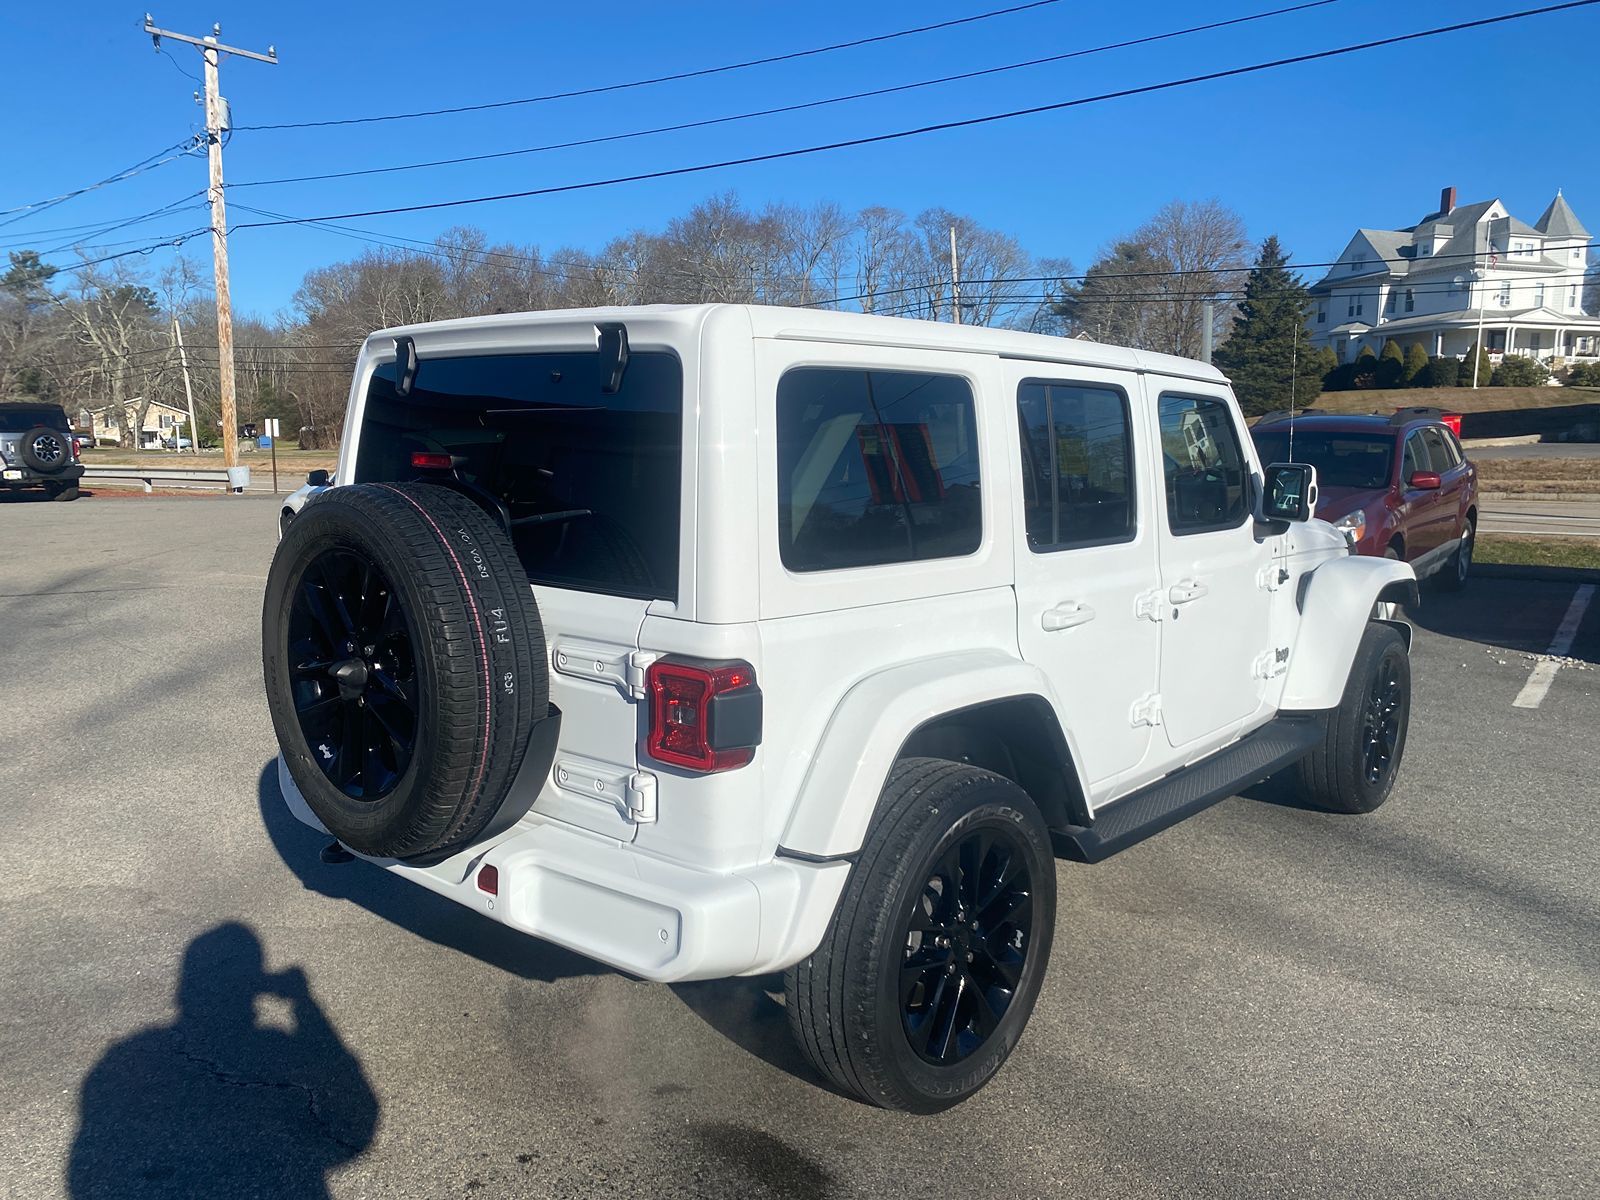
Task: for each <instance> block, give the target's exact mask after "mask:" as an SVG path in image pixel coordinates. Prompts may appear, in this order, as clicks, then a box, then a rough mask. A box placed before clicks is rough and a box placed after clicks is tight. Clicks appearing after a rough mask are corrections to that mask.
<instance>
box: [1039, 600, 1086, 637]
mask: <svg viewBox="0 0 1600 1200" xmlns="http://www.w3.org/2000/svg"><path fill="white" fill-rule="evenodd" d="M1092 620H1094V609H1092V608H1090V607H1089V606H1088V605H1087V604H1079V603H1077V602H1076V601H1074V600H1069V601H1067V602H1066V603H1065V604H1058V605H1056V606H1055V607H1054V608H1047V609H1045V610H1044V613H1043V614H1042V615H1041V616H1040V617H1039V624H1041V625H1043V626H1044V627H1045V629H1046V630H1048V631H1050V632H1052V633H1054V632H1055V631H1056V630H1057V629H1071V628H1072V627H1073V626H1074V625H1087V624H1088V623H1089V622H1090V621H1092Z"/></svg>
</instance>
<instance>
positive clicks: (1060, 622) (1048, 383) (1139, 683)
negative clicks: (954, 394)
mask: <svg viewBox="0 0 1600 1200" xmlns="http://www.w3.org/2000/svg"><path fill="white" fill-rule="evenodd" d="M1138 383H1139V381H1138V378H1137V377H1136V376H1132V375H1128V374H1126V373H1119V372H1114V371H1104V370H1095V369H1093V368H1089V367H1076V366H1074V367H1070V368H1069V367H1051V368H1046V367H1044V366H1042V365H1039V366H1034V367H1030V366H1029V365H1027V364H1024V363H1012V364H1009V365H1008V366H1007V368H1006V385H1007V392H1008V394H1009V398H1010V400H1011V402H1012V403H1013V404H1015V406H1016V412H1017V418H1016V420H1017V424H1016V428H1017V430H1018V434H1019V440H1020V447H1019V449H1020V455H1019V459H1020V463H1021V469H1022V486H1021V488H1019V489H1017V499H1016V501H1015V502H1014V503H1015V509H1016V512H1015V520H1016V522H1017V527H1018V528H1021V529H1025V530H1026V537H1025V538H1024V539H1021V540H1019V541H1018V543H1017V549H1016V590H1017V621H1018V628H1017V640H1018V642H1019V644H1020V648H1021V650H1022V656H1023V658H1025V659H1026V660H1027V661H1028V662H1030V663H1034V664H1035V665H1037V666H1038V667H1040V668H1041V669H1042V670H1043V671H1044V672H1045V673H1046V675H1047V676H1048V677H1049V678H1050V681H1051V684H1052V685H1053V687H1054V690H1055V694H1056V704H1057V708H1058V712H1059V715H1060V718H1061V725H1062V728H1063V729H1067V730H1070V731H1071V735H1072V739H1073V742H1074V747H1073V748H1074V752H1075V754H1076V755H1077V756H1078V759H1079V766H1080V768H1081V769H1082V771H1083V774H1084V776H1085V777H1086V778H1087V779H1088V781H1089V783H1090V787H1091V791H1092V792H1093V793H1095V795H1096V797H1099V796H1101V795H1104V794H1105V793H1106V792H1109V791H1112V790H1115V788H1116V785H1117V782H1118V781H1119V780H1120V779H1123V778H1126V777H1127V776H1128V775H1129V774H1130V773H1135V772H1137V770H1138V768H1139V767H1140V765H1141V763H1143V761H1144V759H1145V756H1146V754H1147V752H1148V750H1149V747H1150V743H1151V733H1152V728H1151V726H1150V725H1149V724H1148V723H1146V722H1137V723H1136V722H1135V721H1134V720H1133V719H1132V714H1133V709H1134V707H1135V705H1136V704H1138V702H1139V701H1140V700H1141V699H1146V700H1148V698H1149V697H1151V696H1152V695H1153V693H1154V692H1155V688H1156V677H1157V669H1158V656H1159V652H1160V646H1161V628H1160V625H1159V623H1158V622H1156V621H1154V620H1151V619H1150V618H1149V617H1148V616H1143V617H1142V616H1140V615H1139V613H1138V611H1137V609H1138V604H1137V601H1138V597H1139V595H1140V593H1141V592H1143V591H1145V590H1147V589H1148V588H1149V586H1150V580H1151V579H1152V578H1153V577H1154V576H1155V573H1156V570H1157V559H1156V536H1157V535H1156V521H1155V519H1154V516H1153V513H1152V502H1153V499H1154V491H1153V488H1152V487H1151V486H1150V484H1149V470H1148V464H1149V463H1150V461H1151V455H1150V453H1149V448H1148V445H1147V441H1148V436H1149V434H1148V430H1147V429H1146V428H1145V427H1144V426H1143V424H1142V422H1140V421H1137V420H1135V419H1134V417H1133V412H1134V407H1133V401H1134V399H1135V398H1134V397H1130V395H1129V389H1130V388H1137V386H1138ZM1141 468H1143V469H1141Z"/></svg>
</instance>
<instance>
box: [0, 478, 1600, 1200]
mask: <svg viewBox="0 0 1600 1200" xmlns="http://www.w3.org/2000/svg"><path fill="white" fill-rule="evenodd" d="M275 516H276V506H275V505H273V504H272V503H271V502H270V501H265V500H256V499H253V498H241V499H223V498H214V499H171V500H168V499H160V498H154V499H132V500H127V501H117V502H104V501H99V500H90V501H86V502H80V503H77V504H70V505H68V504H31V503H3V502H0V721H3V723H4V724H3V729H4V732H3V733H0V831H3V836H0V929H3V937H0V1029H3V1038H0V1044H3V1053H0V1095H3V1096H4V1097H5V1104H4V1106H3V1110H4V1112H5V1117H4V1120H3V1121H0V1195H5V1196H17V1197H29V1198H34V1197H49V1196H59V1195H71V1196H73V1197H80V1198H81V1197H99V1196H174V1195H183V1196H188V1195H197V1196H198V1195H203V1196H246V1195H248V1196H292V1197H300V1196H317V1195H332V1196H339V1197H356V1196H386V1197H446V1196H463V1197H466V1196H470V1197H474V1198H480V1200H481V1198H485V1197H513V1196H515V1197H523V1196H530V1197H531V1196H540V1197H544V1196H550V1197H559V1196H578V1195H598V1194H604V1195H608V1196H626V1197H633V1196H638V1197H656V1196H663V1197H666V1196H718V1197H721V1196H733V1197H843V1196H891V1195H916V1196H919V1197H942V1196H973V1195H994V1196H1005V1197H1027V1196H1068V1197H1073V1196H1082V1197H1095V1198H1100V1197H1171V1196H1183V1197H1234V1196H1304V1197H1339V1198H1348V1197H1360V1196H1384V1197H1463V1196H1494V1197H1500V1196H1517V1197H1573V1198H1577V1197H1591V1196H1593V1195H1595V1192H1596V1182H1595V1181H1596V1180H1597V1179H1600V872H1597V871H1596V868H1595V864H1596V862H1597V861H1600V669H1589V668H1588V667H1587V664H1593V663H1597V662H1600V595H1597V596H1596V597H1595V600H1594V603H1592V604H1590V605H1589V606H1588V607H1587V608H1586V609H1581V617H1579V618H1573V617H1572V616H1571V614H1573V613H1574V612H1575V611H1580V607H1581V606H1579V605H1578V604H1577V602H1576V601H1575V596H1576V595H1577V590H1578V587H1579V586H1580V585H1577V584H1574V583H1572V582H1528V581H1522V580H1507V579H1481V580H1474V581H1472V582H1470V583H1469V586H1468V589H1467V590H1466V591H1465V592H1464V593H1463V594H1462V595H1460V596H1459V597H1445V596H1441V595H1438V594H1434V593H1425V600H1424V603H1423V605H1422V607H1421V609H1420V610H1419V611H1418V612H1417V613H1416V614H1415V619H1416V622H1417V631H1418V632H1417V641H1416V646H1415V648H1414V664H1415V665H1414V670H1415V679H1416V707H1415V713H1414V717H1413V725H1412V730H1411V735H1410V743H1409V747H1408V750H1407V759H1406V764H1405V767H1404V769H1403V770H1402V773H1401V777H1400V781H1399V784H1398V788H1397V791H1396V793H1395V795H1394V797H1393V798H1392V799H1391V800H1390V802H1389V804H1388V805H1387V806H1386V807H1385V808H1383V809H1382V810H1381V811H1380V812H1379V813H1377V814H1375V815H1373V816H1370V817H1334V816H1328V815H1324V814H1320V813H1315V812H1310V811H1306V810H1304V809H1301V808H1298V807H1295V806H1294V805H1293V804H1292V803H1289V802H1286V801H1285V800H1284V798H1283V797H1281V796H1276V795H1274V794H1272V793H1271V791H1270V789H1258V792H1257V794H1256V796H1255V798H1243V797H1240V798H1235V799H1232V800H1229V801H1226V802H1224V803H1223V804H1221V805H1219V806H1217V807H1216V808H1213V809H1211V810H1210V811H1208V812H1206V813H1204V814H1202V815H1201V816H1200V817H1198V818H1196V819H1194V820H1191V821H1189V822H1186V823H1185V824H1183V825H1181V826H1179V827H1177V828H1175V829H1173V830H1170V831H1168V832H1167V833H1165V834H1162V835H1161V836H1159V837H1157V838H1156V839H1154V840H1152V841H1150V842H1147V843H1145V844H1143V845H1142V846H1139V847H1137V848H1135V849H1133V850H1131V851H1129V852H1127V853H1125V854H1123V855H1121V856H1119V857H1116V858H1114V859H1112V860H1111V861H1109V862H1107V863H1105V864H1103V865H1101V866H1098V867H1086V866H1081V865H1077V864H1071V863H1063V864H1061V865H1060V868H1059V870H1060V888H1061V904H1062V923H1061V927H1060V930H1059V932H1058V934H1057V942H1056V949H1055V954H1054V960H1053V962H1052V965H1051V972H1050V977H1049V979H1048V980H1047V982H1046V985H1045V991H1044V994H1043V996H1042V997H1041V1000H1040V1004H1039V1008H1038V1011H1037V1013H1036V1015H1035V1017H1034V1020H1033V1023H1032V1025H1031V1026H1030V1028H1029V1030H1028V1033H1027V1034H1026V1036H1025V1038H1024V1040H1023V1042H1022V1044H1021V1046H1020V1047H1019V1049H1018V1051H1017V1052H1016V1054H1015V1055H1014V1056H1013V1057H1012V1059H1011V1062H1010V1063H1009V1064H1008V1065H1007V1067H1006V1068H1005V1069H1004V1071H1003V1072H1002V1073H1001V1075H1000V1076H999V1078H998V1079H997V1080H996V1082H995V1083H994V1084H993V1085H991V1086H990V1087H989V1088H988V1089H987V1090H985V1091H984V1092H982V1093H981V1094H980V1095H979V1096H978V1097H977V1098H976V1099H974V1100H972V1101H971V1102H969V1103H967V1104H966V1105H964V1106H962V1107H960V1108H958V1109H956V1110H953V1111H951V1112H949V1113H946V1114H944V1115H942V1116H939V1117H936V1118H922V1119H919V1118H912V1117H906V1116H901V1115H896V1114H890V1113H884V1112H879V1111H876V1110H873V1109H869V1108H866V1107H863V1106H861V1105H859V1104H856V1103H854V1102H852V1101H849V1100H846V1099H843V1098H840V1097H838V1096H836V1095H833V1094H831V1093H830V1092H828V1091H826V1090H824V1089H823V1088H822V1087H821V1086H820V1085H819V1084H818V1083H817V1081H816V1080H815V1079H814V1078H813V1077H812V1075H811V1074H810V1072H809V1069H808V1068H807V1067H806V1066H804V1065H803V1064H802V1062H801V1060H800V1058H799V1056H798V1054H797V1053H796V1052H795V1051H794V1050H793V1049H791V1047H790V1044H789V1041H788V1035H787V1030H786V1026H785V1023H784V1018H783V1013H782V1010H781V1007H780V1003H779V1001H778V1000H776V999H775V998H774V997H773V995H772V993H773V991H774V989H775V988H777V989H778V990H779V993H780V995H781V988H778V985H777V984H776V982H775V981H773V980H770V979H768V980H744V981H733V982H725V983H706V984H694V985H687V986H678V987H663V986H656V985H650V984H644V983H639V982H635V981H632V980H629V979H627V978H624V977H622V976H619V975H617V974H615V973H614V972H610V971H608V970H606V969H604V968H602V967H599V966H598V965H596V964H594V963H591V962H589V961H586V960H585V959H583V958H581V957H579V956H577V955H573V954H570V953H567V952H564V951H560V950H557V949H555V948H553V947H550V946H547V945H543V944H540V943H536V942H532V941H529V940H526V939H523V938H521V937H519V936H516V935H511V934H508V933H507V932H506V931H505V930H504V929H503V928H501V927H499V926H496V925H492V924H490V923H488V922H486V921H483V920H482V919H480V918H478V917H476V916H474V915H473V914H471V913H468V912H466V911H465V910H461V909H458V908H456V907H455V906H453V905H451V904H450V903H448V902H447V901H444V900H441V899H437V898H435V897H433V896H431V895H429V894H426V893H424V892H422V891H421V890H420V889H417V888H414V887H410V886H408V885H406V884H404V883H403V882H401V881H399V880H397V879H394V878H392V877H390V876H388V875H386V874H384V873H382V872H379V871H377V870H373V869H370V868H365V867H363V866H361V865H359V864H357V865H353V866H344V867H330V866H324V865H323V864H322V863H321V862H320V861H319V859H318V850H319V848H320V845H321V839H319V838H318V837H317V836H316V835H314V834H313V833H312V832H311V831H309V830H307V829H305V828H303V827H302V826H299V825H298V824H296V823H295V822H294V821H293V820H292V819H291V818H290V817H289V816H288V815H287V813H285V812H284V811H283V809H282V806H281V802H280V798H279V796H278V794H277V788H276V784H275V782H274V776H273V773H272V772H271V770H270V769H269V764H270V762H271V759H272V756H273V754H274V752H275V749H274V743H273V738H272V733H271V727H270V724H269V722H268V719H267V712H266V706H265V703H264V701H263V698H262V694H261V684H260V662H259V650H258V646H259V621H260V600H261V590H262V583H263V579H264V576H265V573H266V567H267V563H268V561H269V559H270V556H271V553H272V549H273V540H274V521H275ZM1563 622H1567V623H1568V624H1569V627H1571V628H1572V629H1573V636H1572V644H1571V647H1570V649H1569V650H1568V651H1567V654H1568V656H1570V657H1571V658H1572V659H1573V660H1575V661H1574V662H1573V663H1571V664H1569V665H1565V666H1562V667H1561V668H1560V669H1558V670H1555V671H1554V673H1553V676H1551V677H1550V679H1549V684H1548V688H1547V689H1546V690H1544V691H1543V692H1542V693H1541V694H1540V696H1539V697H1538V706H1537V707H1528V706H1527V700H1528V696H1529V685H1530V678H1531V677H1532V676H1533V675H1534V674H1535V673H1536V666H1537V664H1536V663H1535V662H1534V661H1533V659H1532V658H1531V657H1530V656H1534V655H1538V654H1540V653H1542V652H1544V651H1546V650H1548V649H1549V647H1550V645H1551V642H1552V639H1553V638H1555V636H1556V633H1557V630H1558V629H1559V628H1560V627H1561V626H1562V624H1563ZM1542 673H1543V674H1545V675H1550V671H1549V669H1548V668H1546V669H1545V670H1544V671H1543V672H1542ZM1519 698H1521V699H1522V700H1523V701H1524V704H1523V706H1518V704H1517V701H1518V700H1519Z"/></svg>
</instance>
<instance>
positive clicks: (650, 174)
mask: <svg viewBox="0 0 1600 1200" xmlns="http://www.w3.org/2000/svg"><path fill="white" fill-rule="evenodd" d="M1597 3H1600V0H1568V2H1567V3H1563V4H1553V5H1548V6H1545V7H1542V8H1530V9H1523V10H1521V11H1519V12H1514V13H1506V14H1503V15H1501V16H1495V17H1483V18H1480V19H1479V20H1475V21H1461V22H1457V23H1454V24H1451V25H1441V26H1438V27H1436V28H1433V29H1425V30H1420V31H1418V32H1416V33H1405V34H1397V35H1394V36H1392V37H1386V38H1377V39H1374V40H1372V41H1368V42H1357V43H1355V44H1353V45H1349V46H1338V47H1334V48H1332V49H1328V50H1317V51H1312V52H1310V53H1306V54H1296V55H1292V56H1290V57H1287V58H1278V59H1272V60H1270V61H1268V62H1261V63H1253V64H1251V65H1249V66H1244V67H1232V68H1230V69H1228V70H1224V71H1209V72H1206V73H1204V74H1201V75H1190V76H1187V77H1185V78H1182V79H1171V80H1166V81H1164V82H1162V83H1152V84H1145V85H1143V86H1141V87H1133V88H1123V89H1120V90H1118V91H1114V92H1102V93H1100V94H1099V95H1095V96H1084V97H1079V98H1077V99H1073V100H1059V101H1056V102H1054V103H1051V104H1037V105H1032V106H1030V107H1028V108H1017V109H1011V110H1008V111H1006V112H999V113H989V114H986V115H984V116H980V117H966V118H963V119H960V120H954V121H940V122H937V123H935V124H931V125H922V126H918V127H916V128H914V129H900V130H895V131H894V132H891V133H879V134H872V135H869V136H866V137H858V138H846V139H843V140H840V141H836V142H826V143H822V144H820V145H814V146H801V147H796V148H792V149H788V150H775V151H770V152H768V153H765V154H751V155H745V156H743V157H740V158H729V159H723V160H720V161H718V162H710V163H696V164H694V165H693V166H687V167H674V168H668V169H665V170H659V171H644V172H639V173H637V174H633V175H618V176H613V177H611V178H608V179H595V180H588V181H586V182H583V183H567V184H554V185H551V186H548V187H542V188H529V189H526V190H524V191H517V192H499V193H495V194H492V195H487V196H471V197H465V198H461V199H455V200H435V201H432V202H429V203H425V204H402V205H395V206H394V207H391V208H373V209H363V210H359V211H355V212H345V213H329V214H325V215H322V216H316V217H301V218H296V219H293V220H276V221H253V222H245V223H243V224H240V225H238V226H235V228H236V229H254V228H261V227H264V226H269V225H287V224H301V225H305V224H316V223H318V222H322V221H343V220H352V219H355V218H360V217H379V216H390V215H393V214H396V213H408V212H427V211H432V210H437V209H444V208H461V207H465V206H468V205H474V204H490V203H495V202H497V201H501V200H520V199H526V198H529V197H532V196H551V195H557V194H561V193H566V192H578V191H587V190H590V189H593V188H600V187H611V186H615V185H617V184H624V183H642V182H645V181H648V180H655V179H668V178H675V177H679V176H684V175H695V174H700V173H703V172H705V171H714V170H719V169H723V168H727V167H740V166H750V165H752V164H755V163H764V162H776V161H778V160H780V159H789V158H799V157H802V156H805V155H811V154H822V153H827V152H829V151H834V150H844V149H849V148H852V147H858V146H871V145H879V144H882V143H884V142H892V141H899V140H901V139H904V138H911V137H920V136H922V135H924V134H929V133H940V132H944V131H946V130H951V129H966V128H971V127H973V126H977V125H988V124H992V123H994V122H997V121H1007V120H1012V119H1015V118H1017V117H1027V116H1036V115H1038V114H1040V113H1047V112H1059V111H1062V110H1064V109H1069V108H1078V107H1081V106H1084V105H1089V104H1098V103H1102V102H1104V101H1108V100H1122V99H1127V98H1129V97H1131V96H1144V95H1149V94H1151V93H1154V92H1162V91H1169V90H1171V89H1173V88H1180V87H1188V86H1192V85H1194V84H1198V83H1210V82H1214V81H1216V80H1219V79H1233V78H1237V77H1239V76H1243V75H1251V74H1255V73H1257V72H1260V71H1269V70H1275V69H1278V68H1281V67H1288V66H1297V65H1300V64H1303V63H1309V62H1319V61H1322V60H1325V59H1331V58H1339V57H1342V56H1344V55H1347V54H1357V53H1361V52H1364V51H1368V50H1376V49H1379V48H1382V47H1385V46H1397V45H1402V44H1405V43H1408V42H1414V41H1418V40H1421V39H1423V38H1431V37H1438V36H1440V35H1442V34H1446V33H1459V32H1462V31H1464V30H1468V29H1483V28H1487V27H1489V26H1492V25H1500V24H1504V23H1506V22H1508V21H1519V20H1524V19H1526V18H1529V17H1535V16H1543V15H1546V14H1549V13H1557V12H1565V11H1567V10H1569V9H1577V8H1587V7H1589V6H1591V5H1593V4H1597Z"/></svg>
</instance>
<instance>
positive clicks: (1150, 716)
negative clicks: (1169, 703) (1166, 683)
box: [1128, 692, 1161, 728]
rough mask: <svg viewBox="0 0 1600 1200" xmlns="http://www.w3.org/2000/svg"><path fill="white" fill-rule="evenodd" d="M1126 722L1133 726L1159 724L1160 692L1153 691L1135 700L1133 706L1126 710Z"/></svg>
mask: <svg viewBox="0 0 1600 1200" xmlns="http://www.w3.org/2000/svg"><path fill="white" fill-rule="evenodd" d="M1128 724H1130V725H1132V726H1134V728H1138V727H1139V726H1140V725H1159V724H1161V694H1160V693H1159V692H1153V693H1151V694H1150V695H1148V696H1140V697H1139V698H1138V699H1137V700H1135V701H1134V702H1133V708H1132V709H1131V710H1129V712H1128Z"/></svg>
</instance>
